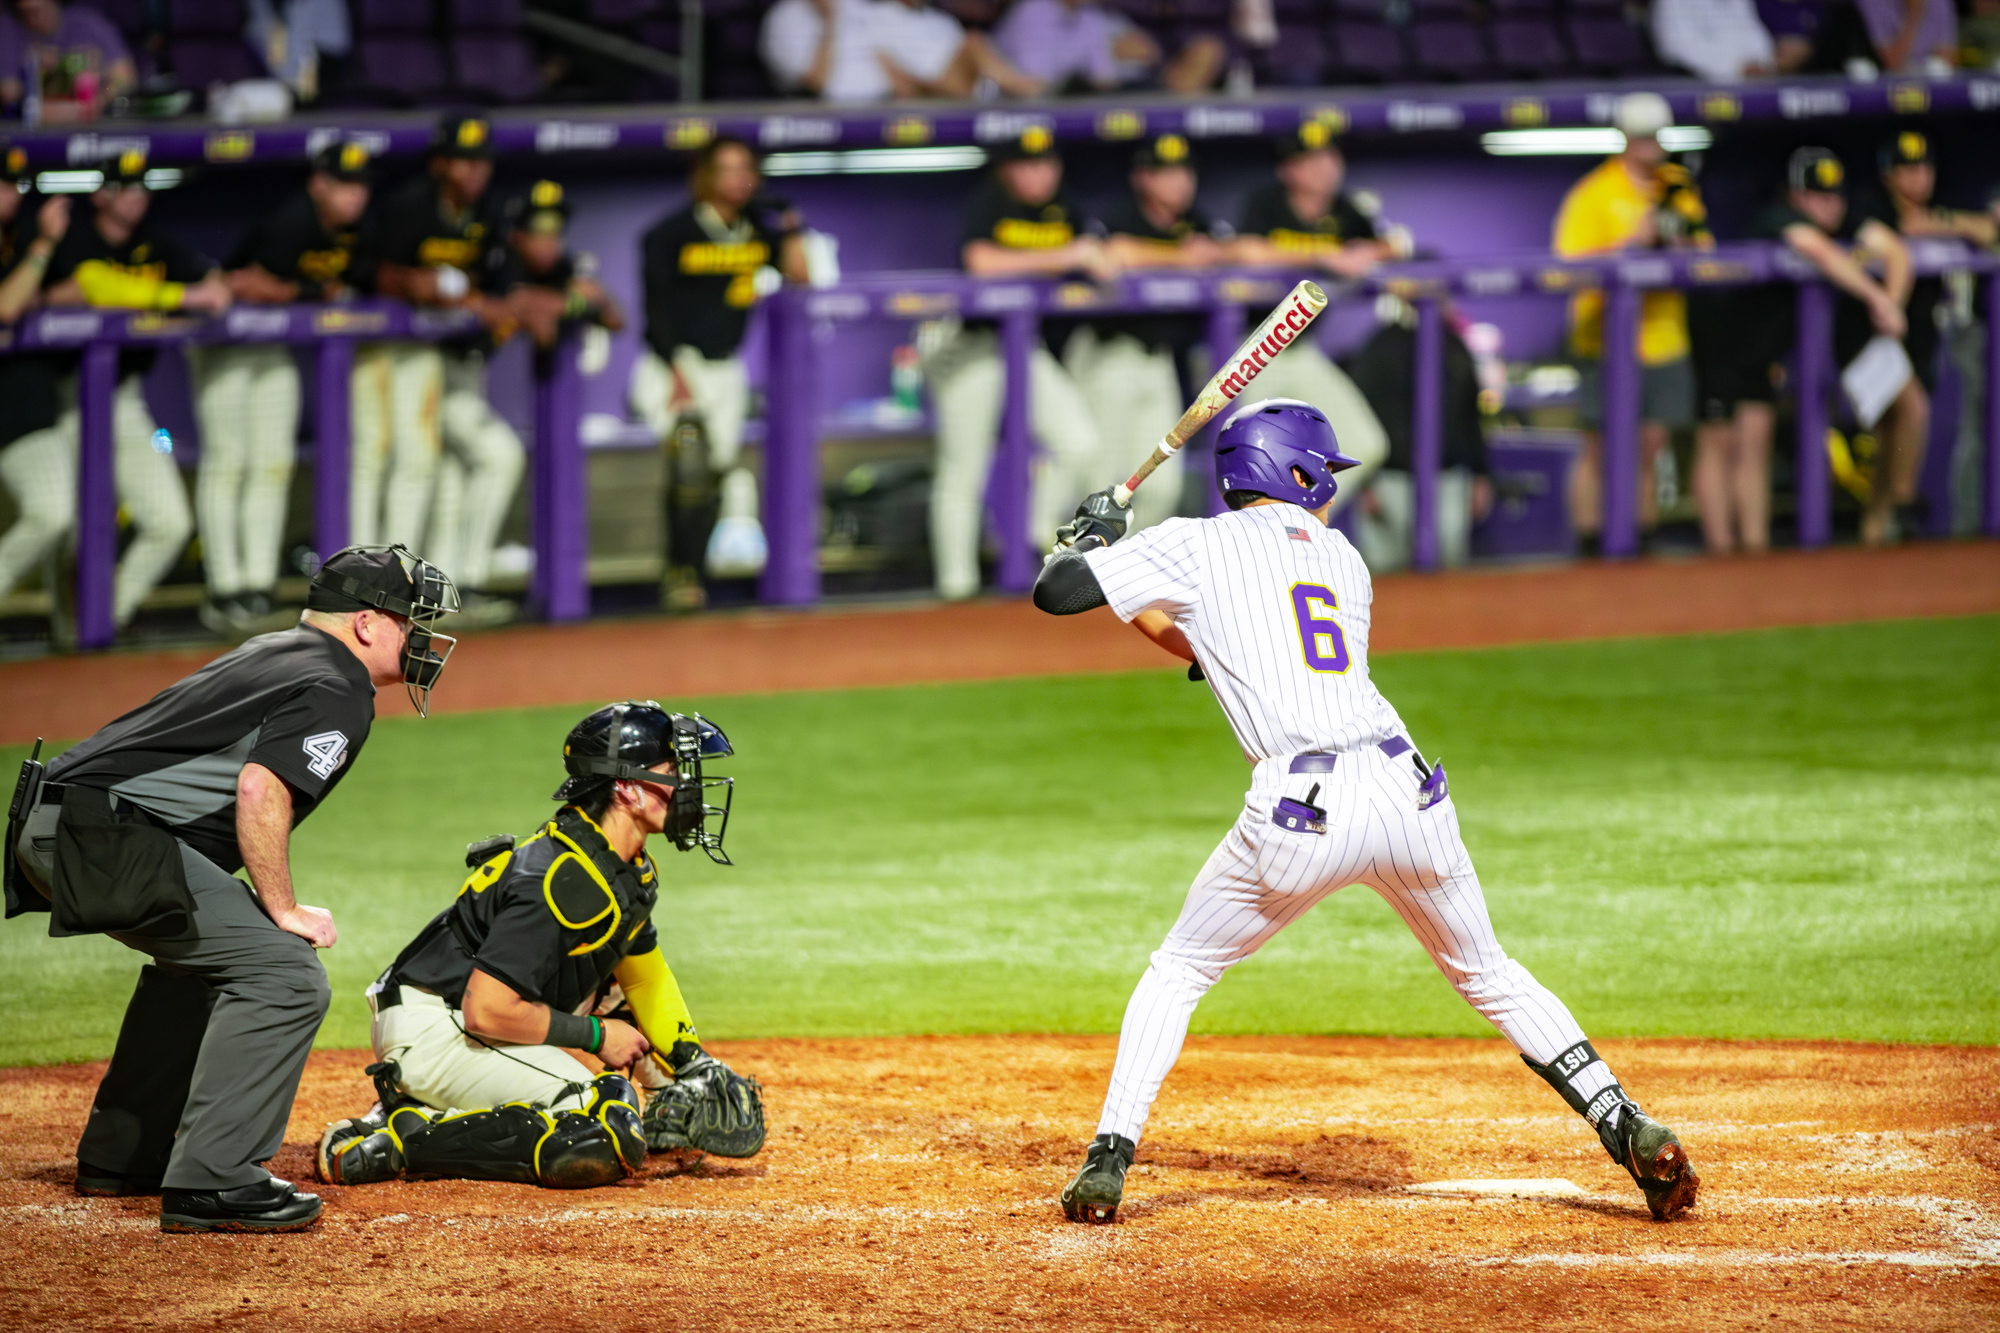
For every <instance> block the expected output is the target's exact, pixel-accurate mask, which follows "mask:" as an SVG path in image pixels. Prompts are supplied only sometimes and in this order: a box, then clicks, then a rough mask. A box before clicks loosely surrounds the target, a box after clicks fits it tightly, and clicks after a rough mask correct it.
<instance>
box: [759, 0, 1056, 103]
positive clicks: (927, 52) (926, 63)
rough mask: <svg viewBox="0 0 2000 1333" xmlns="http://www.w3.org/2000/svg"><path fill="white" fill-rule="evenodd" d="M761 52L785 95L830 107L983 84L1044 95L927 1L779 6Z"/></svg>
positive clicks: (962, 92)
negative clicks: (830, 104)
mask: <svg viewBox="0 0 2000 1333" xmlns="http://www.w3.org/2000/svg"><path fill="white" fill-rule="evenodd" d="M758 49H759V51H761V52H762V54H763V57H764V64H765V66H766V67H767V68H768V69H769V70H770V72H771V79H772V82H774V83H776V84H777V85H778V88H779V90H780V91H783V92H788V93H803V94H805V95H807V96H811V97H818V98H821V99H822V100H824V101H828V102H880V101H885V100H887V99H889V98H912V97H953V98H966V97H970V96H972V94H973V89H974V88H975V87H976V86H977V85H978V84H979V83H980V82H981V80H991V81H992V82H993V84H994V85H995V86H997V87H998V88H999V90H1000V91H1001V92H1004V93H1008V94H1011V95H1014V96H1017V97H1032V96H1035V95H1036V94H1038V93H1040V92H1041V91H1042V83H1041V81H1040V80H1039V79H1034V78H1030V77H1029V76H1027V75H1025V74H1023V73H1022V72H1021V71H1020V70H1018V69H1015V68H1014V67H1013V66H1012V65H1011V64H1009V63H1008V62H1007V60H1006V58H1005V57H1003V56H1002V55H1001V54H1000V53H999V52H998V51H997V50H996V49H995V48H994V46H993V44H992V43H991V42H989V41H987V39H986V37H985V36H984V35H983V34H981V33H976V32H973V33H968V32H967V31H966V30H965V28H964V27H963V26H962V25H961V24H960V23H959V21H958V20H957V19H955V18H953V17H952V16H951V15H949V14H947V13H945V12H944V11H942V10H939V9H933V8H931V7H930V6H929V5H927V4H925V3H924V0H778V3H777V4H775V5H773V6H771V9H770V12H769V13H767V14H766V15H765V16H764V27H763V31H762V32H761V34H760V35H759V37H758Z"/></svg>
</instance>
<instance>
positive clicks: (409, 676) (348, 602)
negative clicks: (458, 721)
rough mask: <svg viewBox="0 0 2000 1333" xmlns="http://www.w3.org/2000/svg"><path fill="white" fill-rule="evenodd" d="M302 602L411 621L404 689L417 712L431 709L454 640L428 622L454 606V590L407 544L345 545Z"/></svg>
mask: <svg viewBox="0 0 2000 1333" xmlns="http://www.w3.org/2000/svg"><path fill="white" fill-rule="evenodd" d="M306 606H307V608H308V609H310V610H314V611H334V612H341V611H366V610H371V609H372V610H379V611H387V612H389V613H390V614H391V615H398V616H402V617H403V618H404V619H405V620H408V621H409V622H410V630H409V635H408V637H407V638H406V639H405V641H404V644H403V688H404V689H406V690H407V691H409V695H410V703H411V704H412V705H414V706H415V708H416V710H417V716H418V717H429V716H430V714H431V689H432V687H434V686H435V685H436V684H437V683H438V677H439V676H441V675H443V674H444V664H445V661H446V659H447V658H449V657H450V656H451V650H452V649H454V648H456V647H457V646H458V640H457V639H455V638H453V637H452V636H450V635H449V634H439V633H438V632H437V631H436V630H435V629H434V628H432V626H433V625H434V624H435V623H436V622H437V620H438V618H439V617H440V616H444V615H449V614H450V613H452V612H454V611H456V610H458V589H457V588H456V587H454V586H453V584H452V581H451V580H450V579H449V578H447V577H445V574H444V571H443V570H441V569H439V568H438V567H437V566H436V565H433V564H431V563H430V562H428V561H426V560H424V559H422V558H420V557H418V556H417V555H416V554H415V553H413V552H412V551H411V550H410V548H409V547H407V546H402V545H396V546H348V547H344V548H343V549H341V550H338V551H335V552H334V553H333V555H332V556H330V557H329V558H328V559H327V561H326V563H325V564H323V565H321V566H320V567H319V570H318V572H317V573H315V574H314V575H313V578H312V586H311V587H310V588H308V589H307V590H306Z"/></svg>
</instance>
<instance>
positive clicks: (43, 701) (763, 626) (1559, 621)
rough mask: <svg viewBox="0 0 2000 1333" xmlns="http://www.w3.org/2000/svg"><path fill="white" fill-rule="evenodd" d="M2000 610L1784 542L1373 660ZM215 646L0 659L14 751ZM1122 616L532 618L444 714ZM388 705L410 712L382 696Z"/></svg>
mask: <svg viewBox="0 0 2000 1333" xmlns="http://www.w3.org/2000/svg"><path fill="white" fill-rule="evenodd" d="M1994 612H2000V543H1996V542H1958V543H1937V544H1928V545H1917V546H1906V547H1902V548H1899V549H1897V550H1893V551H1860V550H1852V549H1842V550H1834V551H1818V552H1797V551H1794V552H1789V553H1783V554H1778V555H1773V556H1769V557H1766V558H1764V559H1760V560H1696V561H1683V562H1672V561H1659V560H1645V561H1637V562H1633V563H1629V564H1580V565H1569V566H1563V567H1560V568H1535V569H1498V570H1492V569H1488V570H1477V571H1470V572H1465V573H1456V574H1447V575H1439V576H1429V575H1397V576H1393V577H1390V578H1385V579H1382V580H1381V581H1380V582H1379V583H1378V584H1377V585H1376V592H1375V614H1374V626H1373V630H1372V636H1371V647H1372V648H1373V649H1374V650H1375V651H1376V652H1397V651H1404V650H1410V649H1422V648H1478V647H1485V646H1488V645H1492V644H1507V643H1534V642H1543V641H1550V640H1562V639H1594V638H1615V637H1621V636H1628V635H1645V634H1689V633H1701V632H1707V631H1718V630H1740V629H1762V628H1769V627H1773V626H1780V625H1819V624H1835V623H1840V622H1845V621H1856V620H1895V619H1903V618H1914V617H1923V616H1966V615H1983V614H1991V613H1994ZM215 655H216V654H215V652H213V651H210V652H185V653H146V654H138V653H109V654H104V655H101V656H96V657H52V658H45V659H42V660H39V661H33V662H20V663H13V664H8V665H5V666H0V699H4V700H5V702H6V707H5V708H4V709H0V744H8V743H21V742H26V741H31V740H33V739H34V738H35V737H37V736H49V737H77V736H84V735H88V734H89V733H90V732H92V731H95V730H96V729H97V728H98V727H100V726H102V725H104V723H105V722H107V721H109V720H110V719H112V718H114V717H116V716H118V714H120V713H122V712H124V711H125V710H126V709H128V708H132V707H134V706H136V705H138V704H140V703H143V702H145V701H146V700H147V699H149V698H151V697H152V696H153V695H154V694H156V693H157V692H159V691H160V690H162V689H165V688H166V687H167V686H168V685H171V684H172V683H173V682H175V681H176V680H179V679H180V678H181V677H182V676H185V675H186V674H187V673H188V672H190V671H192V670H194V669H195V668H196V667H197V666H199V665H201V663H203V662H205V661H207V660H209V659H210V658H212V657H214V656H215ZM1164 660H1165V659H1163V658H1162V656H1161V655H1160V653H1159V651H1158V650H1157V649H1155V648H1153V647H1152V646H1151V645H1150V644H1147V643H1146V642H1145V641H1143V640H1142V639H1140V638H1139V636H1138V635H1136V634H1134V633H1133V632H1132V631H1131V630H1129V629H1126V628H1125V627H1124V626H1122V625H1120V624H1119V623H1118V622H1117V621H1116V620H1115V619H1114V618H1113V617H1112V616H1111V614H1110V613H1109V612H1107V611H1096V612H1092V613H1090V614H1089V615H1084V616H1078V617H1075V618H1071V619H1058V618H1056V617H1053V616H1046V615H1043V614H1041V613H1040V612H1038V611H1036V610H1035V609H1034V608H1033V607H1032V606H1030V605H1028V604H1027V603H1026V602H1024V601H1018V600H1010V601H980V602H973V603H967V604H964V605H959V606H936V605H918V606H911V607H902V608H894V609H886V610H885V609H880V608H869V609H858V608H829V609H824V610H820V611H809V612H777V611H758V612H750V613H744V614H735V615H718V616H706V617H699V618H695V619H690V620H666V619H647V620H628V621H599V622H595V623H591V624H584V625H564V626H530V627H524V628H520V629H513V630H507V631H503V632H500V633H495V634H484V635H478V636H474V637H469V638H467V639H466V640H465V642H463V643H462V644H461V645H460V646H459V649H458V651H457V653H456V655H454V656H453V658H452V660H451V666H450V668H449V669H448V672H447V674H446V676H445V680H444V684H443V685H442V686H441V687H440V688H439V690H438V692H437V695H436V698H435V700H434V707H435V708H436V709H437V710H438V711H440V712H467V711H472V710H476V709H483V708H516V707H526V706H532V705H537V704H558V703H587V702H596V701H601V700H604V699H628V698H633V697H642V696H646V695H651V696H653V697H655V698H661V699H668V698H685V697H688V696H690V695H695V696H699V695H716V694H749V693H762V692H766V691H773V690H800V689H831V688H840V687H845V686H853V685H904V684H913V683H916V682H921V681H940V680H979V679H993V678H997V677H1003V676H1022V675H1045V674H1053V673H1059V672H1071V671H1129V670H1133V669H1137V668H1143V667H1152V666H1159V665H1161V664H1162V663H1163V661H1164ZM379 705H380V708H381V712H382V715H383V716H399V715H402V714H406V713H408V712H409V711H410V710H409V705H408V703H407V702H405V700H404V698H403V696H402V694H401V692H400V691H393V690H385V691H383V693H382V695H381V698H380V700H379Z"/></svg>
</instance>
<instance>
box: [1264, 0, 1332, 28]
mask: <svg viewBox="0 0 2000 1333" xmlns="http://www.w3.org/2000/svg"><path fill="white" fill-rule="evenodd" d="M1271 12H1272V13H1273V14H1275V15H1277V18H1278V26H1279V27H1281V28H1282V27H1284V26H1286V25H1287V24H1291V25H1299V24H1307V23H1311V24H1317V23H1318V22H1319V20H1320V18H1321V17H1322V15H1321V13H1320V3H1319V0H1271Z"/></svg>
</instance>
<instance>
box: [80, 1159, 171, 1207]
mask: <svg viewBox="0 0 2000 1333" xmlns="http://www.w3.org/2000/svg"><path fill="white" fill-rule="evenodd" d="M76 1192H77V1193H78V1194H81V1195H83V1196H84V1197H85V1198H87V1199H129V1198H133V1197H135V1196H137V1195H141V1194H158V1193H159V1192H160V1178H159V1177H158V1176H121V1175H116V1174H114V1173H112V1172H110V1171H100V1170H98V1169H97V1168H96V1167H94V1166H92V1165H91V1164H90V1163H88V1162H78V1163H77V1164H76Z"/></svg>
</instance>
